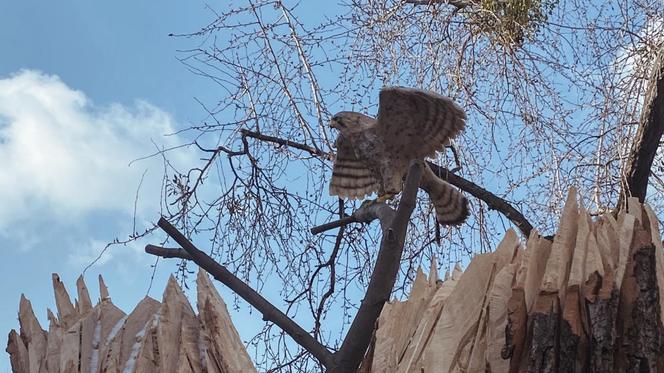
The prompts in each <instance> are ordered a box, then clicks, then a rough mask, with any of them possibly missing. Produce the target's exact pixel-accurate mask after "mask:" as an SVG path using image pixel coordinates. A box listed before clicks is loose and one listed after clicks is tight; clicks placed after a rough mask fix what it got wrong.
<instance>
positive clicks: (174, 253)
mask: <svg viewBox="0 0 664 373" xmlns="http://www.w3.org/2000/svg"><path fill="white" fill-rule="evenodd" d="M145 252H146V253H148V254H152V255H156V256H160V257H162V258H180V259H186V260H193V258H192V257H191V255H189V253H188V252H186V251H184V250H182V249H178V248H168V247H161V246H155V245H146V246H145Z"/></svg>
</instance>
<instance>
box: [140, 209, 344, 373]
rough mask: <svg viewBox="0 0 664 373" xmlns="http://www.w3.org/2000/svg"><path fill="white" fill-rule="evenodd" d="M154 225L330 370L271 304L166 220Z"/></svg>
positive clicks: (316, 347) (326, 357)
mask: <svg viewBox="0 0 664 373" xmlns="http://www.w3.org/2000/svg"><path fill="white" fill-rule="evenodd" d="M157 225H159V227H160V228H161V229H163V230H164V232H166V233H167V234H168V235H169V236H170V237H171V238H173V240H175V242H177V243H178V244H180V246H182V248H183V249H184V250H185V251H186V252H187V253H188V254H189V255H190V256H191V260H193V261H194V262H195V263H196V264H198V266H200V267H201V268H203V269H204V270H205V271H207V272H208V273H209V274H211V275H212V276H213V277H214V278H215V279H216V280H218V281H220V282H221V283H223V284H224V285H226V286H228V287H229V288H230V289H231V290H233V291H234V292H235V293H236V294H237V295H239V296H240V297H242V299H244V300H246V301H247V302H248V303H249V304H251V305H252V306H253V307H254V308H256V309H257V310H258V311H259V312H261V313H262V314H263V319H264V320H266V321H271V322H273V323H274V324H276V325H277V326H278V327H279V328H281V330H283V331H284V332H286V334H288V335H289V336H291V338H293V339H294V340H295V342H297V343H298V344H299V345H300V346H302V347H303V348H305V349H306V350H307V351H309V352H310V353H311V354H312V355H313V356H314V357H315V358H316V359H318V360H319V361H320V362H321V363H322V364H323V365H325V366H330V365H331V364H332V358H333V356H332V353H331V352H330V351H329V350H328V349H327V348H325V347H324V346H323V345H321V344H320V343H319V342H318V341H317V340H316V339H314V338H313V337H312V336H311V335H310V334H309V333H308V332H307V331H305V330H304V329H302V327H301V326H299V325H298V324H297V323H296V322H295V321H293V320H292V319H291V318H290V317H288V316H287V315H286V314H284V313H283V312H281V311H280V310H279V309H277V308H276V307H275V306H274V305H272V303H270V302H269V301H268V300H266V299H265V298H263V296H261V295H260V294H258V293H257V292H256V291H255V290H254V289H252V288H251V287H249V285H247V284H246V283H244V281H242V280H240V279H239V278H237V277H236V276H235V275H233V274H232V273H231V272H230V271H229V270H228V269H226V267H224V266H223V265H221V264H219V263H217V262H216V261H215V260H214V259H212V258H211V257H210V256H208V255H207V254H205V253H204V252H202V251H200V250H199V249H198V248H196V246H194V244H193V243H191V241H189V240H188V239H187V238H186V237H185V236H184V235H183V234H182V233H180V231H178V229H177V228H175V227H174V226H173V225H171V223H169V222H168V220H166V219H164V218H163V217H162V218H161V219H159V223H157ZM146 251H147V247H146Z"/></svg>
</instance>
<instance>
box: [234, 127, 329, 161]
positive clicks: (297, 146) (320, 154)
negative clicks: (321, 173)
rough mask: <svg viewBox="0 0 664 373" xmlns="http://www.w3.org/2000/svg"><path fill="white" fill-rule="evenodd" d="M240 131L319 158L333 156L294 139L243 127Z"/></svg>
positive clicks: (245, 135) (246, 135) (245, 134)
mask: <svg viewBox="0 0 664 373" xmlns="http://www.w3.org/2000/svg"><path fill="white" fill-rule="evenodd" d="M241 133H242V136H243V137H251V138H254V139H258V140H261V141H265V142H271V143H274V144H279V145H282V146H288V147H291V148H295V149H300V150H304V151H305V152H307V153H309V154H311V155H315V156H318V157H321V158H325V159H332V158H333V157H334V155H333V154H330V153H326V152H324V151H322V150H320V149H316V148H313V147H311V146H308V145H305V144H300V143H298V142H295V141H291V140H286V139H281V138H278V137H273V136H267V135H263V134H262V133H258V132H254V131H249V130H244V129H243V130H241Z"/></svg>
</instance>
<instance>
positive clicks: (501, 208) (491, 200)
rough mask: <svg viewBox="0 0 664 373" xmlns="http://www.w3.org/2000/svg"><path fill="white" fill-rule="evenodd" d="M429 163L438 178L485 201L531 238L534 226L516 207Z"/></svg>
mask: <svg viewBox="0 0 664 373" xmlns="http://www.w3.org/2000/svg"><path fill="white" fill-rule="evenodd" d="M427 163H428V164H429V167H431V170H433V172H434V173H435V174H436V175H438V177H440V178H441V179H443V180H445V181H447V182H448V183H450V184H452V185H454V186H456V187H457V188H459V189H461V190H463V191H464V192H468V193H470V194H471V195H473V196H474V197H476V198H479V199H481V200H482V201H484V203H486V204H487V206H489V208H490V209H492V210H496V211H498V212H500V213H502V214H503V215H505V217H506V218H508V219H509V220H510V221H511V222H512V223H514V225H516V226H517V227H518V228H519V230H520V231H521V233H523V234H524V236H526V237H528V236H530V231H532V230H533V226H532V224H530V222H529V221H528V219H526V217H525V216H523V214H522V213H521V212H520V211H519V210H517V209H516V208H514V206H512V205H511V204H510V203H509V202H507V201H506V200H504V199H502V198H500V197H498V196H497V195H495V194H493V193H491V192H489V191H488V190H486V189H484V188H482V187H481V186H479V185H477V184H475V183H473V182H471V181H468V180H466V179H464V178H462V177H461V176H459V175H456V174H455V173H453V172H451V171H450V170H448V169H447V168H445V167H441V166H438V165H437V164H434V163H431V162H427Z"/></svg>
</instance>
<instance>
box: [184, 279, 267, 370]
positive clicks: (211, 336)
mask: <svg viewBox="0 0 664 373" xmlns="http://www.w3.org/2000/svg"><path fill="white" fill-rule="evenodd" d="M196 286H197V295H198V299H197V302H196V304H197V306H198V314H199V319H200V320H201V325H202V326H203V329H202V333H201V339H202V341H203V346H205V353H204V354H205V355H204V356H205V361H204V362H205V364H206V365H207V370H208V371H209V372H220V373H221V372H255V371H256V368H255V367H254V365H253V363H252V362H251V358H250V357H249V355H248V354H247V351H246V350H245V348H244V345H243V344H242V340H241V339H240V335H239V334H238V332H237V330H236V329H235V327H234V326H233V323H232V322H231V318H230V315H229V314H228V309H227V307H226V303H225V302H224V300H223V299H222V298H221V297H220V296H219V293H218V292H217V290H216V289H215V288H214V285H212V282H211V281H210V280H209V279H208V277H207V274H206V273H205V271H203V270H202V269H201V270H199V271H198V277H197V279H196Z"/></svg>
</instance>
